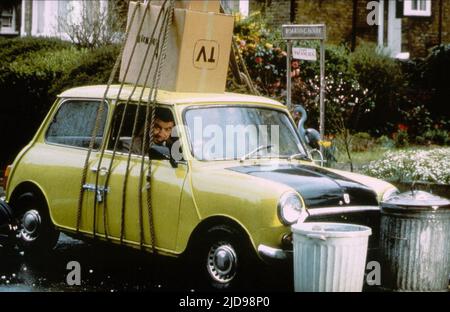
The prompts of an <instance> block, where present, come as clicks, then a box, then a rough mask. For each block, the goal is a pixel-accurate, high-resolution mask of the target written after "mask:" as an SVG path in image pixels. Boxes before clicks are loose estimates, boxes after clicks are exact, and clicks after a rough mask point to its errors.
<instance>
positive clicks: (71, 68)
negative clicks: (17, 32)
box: [0, 38, 118, 166]
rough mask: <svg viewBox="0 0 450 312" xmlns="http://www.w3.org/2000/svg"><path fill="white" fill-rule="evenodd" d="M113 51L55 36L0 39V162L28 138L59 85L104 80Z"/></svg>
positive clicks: (108, 48)
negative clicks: (4, 148) (0, 147)
mask: <svg viewBox="0 0 450 312" xmlns="http://www.w3.org/2000/svg"><path fill="white" fill-rule="evenodd" d="M117 54H118V48H117V47H116V46H112V47H105V48H103V49H99V50H93V51H88V50H83V49H76V48H74V47H73V46H72V45H71V44H69V43H67V42H63V41H60V40H57V39H47V38H16V39H2V40H0V92H1V93H2V97H3V98H4V99H8V100H4V101H2V102H1V109H2V114H0V124H1V125H2V129H3V130H2V133H1V135H2V137H1V139H2V143H3V144H4V145H5V146H8V151H9V153H2V154H1V155H0V166H4V165H6V164H7V163H10V162H11V161H12V160H13V159H14V157H15V156H16V155H17V153H18V152H19V150H20V149H21V148H22V147H23V146H25V145H26V144H27V143H28V142H29V141H30V140H31V138H32V136H33V135H34V134H35V132H36V130H37V128H38V127H39V125H40V124H41V122H42V120H43V118H44V117H45V115H46V114H47V113H48V110H49V108H50V107H51V104H52V103H53V102H54V101H55V97H56V95H57V94H59V93H60V92H61V91H63V89H66V88H70V87H73V86H78V85H82V84H97V83H106V82H107V80H108V77H109V73H110V72H111V69H112V67H113V65H114V61H115V58H116V56H117Z"/></svg>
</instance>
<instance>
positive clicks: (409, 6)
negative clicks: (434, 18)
mask: <svg viewBox="0 0 450 312" xmlns="http://www.w3.org/2000/svg"><path fill="white" fill-rule="evenodd" d="M413 1H417V2H423V3H425V10H420V9H414V8H413ZM403 15H404V16H431V0H403Z"/></svg>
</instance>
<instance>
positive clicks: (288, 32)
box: [282, 24, 326, 152]
mask: <svg viewBox="0 0 450 312" xmlns="http://www.w3.org/2000/svg"><path fill="white" fill-rule="evenodd" d="M282 37H283V39H284V40H286V41H287V84H286V85H287V86H286V87H287V98H286V105H287V107H288V108H289V110H292V109H293V107H292V77H291V76H292V75H291V59H292V41H294V40H295V41H298V40H320V137H321V139H322V140H323V139H324V136H325V40H326V26H325V25H324V24H317V25H283V28H282ZM308 50H309V51H308ZM310 50H311V49H298V50H296V51H294V54H297V55H296V57H299V58H301V59H303V60H308V61H315V60H317V56H316V55H315V53H313V52H312V51H310ZM320 151H321V152H323V150H322V146H320Z"/></svg>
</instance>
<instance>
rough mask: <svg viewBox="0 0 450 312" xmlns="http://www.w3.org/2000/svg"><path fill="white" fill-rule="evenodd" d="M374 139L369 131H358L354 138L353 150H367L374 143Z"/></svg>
mask: <svg viewBox="0 0 450 312" xmlns="http://www.w3.org/2000/svg"><path fill="white" fill-rule="evenodd" d="M374 143H375V142H374V139H373V138H372V137H371V136H370V134H368V133H367V132H358V133H356V134H354V135H353V138H352V152H367V151H368V150H369V149H370V148H371V147H373V145H374Z"/></svg>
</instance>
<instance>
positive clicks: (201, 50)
mask: <svg viewBox="0 0 450 312" xmlns="http://www.w3.org/2000/svg"><path fill="white" fill-rule="evenodd" d="M136 5H139V8H138V10H137V12H136V16H135V20H134V22H133V24H131V25H130V23H129V25H128V31H129V36H128V40H127V42H126V44H125V50H124V54H123V57H122V64H121V70H120V81H121V82H122V81H124V82H126V83H131V84H135V83H136V82H137V84H138V85H146V86H152V83H153V77H154V71H155V68H156V59H155V61H154V62H155V63H154V64H153V66H152V71H151V73H150V76H149V79H148V81H147V82H146V83H145V80H146V76H147V72H148V70H149V68H150V63H151V57H152V55H153V54H154V53H155V50H156V51H157V50H158V47H159V45H160V44H162V37H161V42H158V40H157V38H158V34H159V31H160V29H161V23H158V25H157V27H156V32H155V36H154V39H153V40H152V39H151V37H152V31H153V28H154V27H155V25H156V21H157V17H158V13H159V11H160V10H161V9H162V8H163V7H161V6H157V5H150V6H149V12H148V13H147V15H146V17H145V21H144V24H143V28H142V31H141V33H140V34H139V36H137V35H138V30H139V25H140V23H141V21H142V18H143V17H144V11H145V5H143V4H139V3H136V2H131V3H130V8H129V13H128V17H129V18H130V16H131V15H132V12H133V10H134V8H135V6H136ZM162 19H163V18H162V17H161V20H162ZM129 22H130V21H129ZM233 23H234V19H233V17H232V16H229V15H223V14H217V13H211V12H210V13H204V12H198V11H190V10H186V9H175V10H174V18H173V23H172V27H171V28H170V30H169V36H168V42H167V50H166V61H165V66H164V67H163V68H162V73H161V78H160V84H159V88H160V89H163V90H168V91H176V92H209V93H216V92H219V93H221V92H224V91H225V85H226V79H227V72H228V62H229V58H230V50H231V40H232V36H233ZM136 39H137V45H136V49H135V53H134V55H133V57H131V56H132V50H133V46H134V43H135V42H136ZM148 44H150V45H151V46H150V50H149V53H148V58H147V60H146V61H144V58H145V53H146V51H147V47H148ZM158 57H159V56H158ZM129 61H130V64H129V70H128V74H127V75H126V76H125V72H126V69H127V66H128V62H129ZM142 66H143V71H142V72H143V74H142V75H141V77H140V79H139V80H138V75H139V71H140V70H141V67H142Z"/></svg>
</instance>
